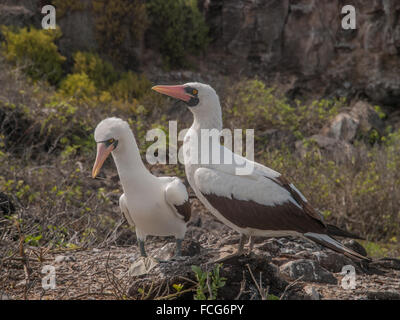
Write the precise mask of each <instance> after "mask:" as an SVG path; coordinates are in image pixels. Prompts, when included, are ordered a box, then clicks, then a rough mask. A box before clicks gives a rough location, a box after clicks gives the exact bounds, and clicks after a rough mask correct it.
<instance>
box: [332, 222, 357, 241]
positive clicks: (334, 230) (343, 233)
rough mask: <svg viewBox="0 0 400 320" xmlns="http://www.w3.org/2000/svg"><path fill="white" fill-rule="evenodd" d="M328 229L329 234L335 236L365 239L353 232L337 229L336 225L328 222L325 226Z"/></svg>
mask: <svg viewBox="0 0 400 320" xmlns="http://www.w3.org/2000/svg"><path fill="white" fill-rule="evenodd" d="M326 228H327V229H328V234H329V235H330V236H337V237H344V238H351V239H360V240H365V239H364V238H362V237H360V236H359V235H356V234H354V233H350V232H348V231H346V230H342V229H339V228H338V227H336V226H334V225H332V224H328V225H327V226H326Z"/></svg>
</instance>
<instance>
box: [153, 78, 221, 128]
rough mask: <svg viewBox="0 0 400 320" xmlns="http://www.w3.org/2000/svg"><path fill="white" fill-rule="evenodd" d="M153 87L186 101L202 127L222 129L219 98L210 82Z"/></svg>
mask: <svg viewBox="0 0 400 320" xmlns="http://www.w3.org/2000/svg"><path fill="white" fill-rule="evenodd" d="M152 89H153V90H155V91H157V92H160V93H162V94H165V95H167V96H170V97H173V98H176V99H179V100H182V101H184V102H185V103H186V105H187V107H188V108H189V110H190V111H191V112H192V113H193V115H194V119H195V122H196V121H197V122H198V123H199V125H200V127H201V128H204V129H214V128H215V129H218V130H221V129H222V115H221V105H220V102H219V98H218V95H217V93H216V92H215V90H214V89H213V88H212V87H211V86H209V85H208V84H203V83H199V82H189V83H185V84H183V85H177V86H155V87H153V88H152Z"/></svg>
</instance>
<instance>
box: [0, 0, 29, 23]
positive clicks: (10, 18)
mask: <svg viewBox="0 0 400 320" xmlns="http://www.w3.org/2000/svg"><path fill="white" fill-rule="evenodd" d="M33 18H34V13H33V12H32V11H31V10H29V9H27V8H26V7H24V6H21V5H3V4H0V21H1V24H4V25H12V26H17V27H25V26H28V25H30V24H32V23H33Z"/></svg>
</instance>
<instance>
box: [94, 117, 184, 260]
mask: <svg viewBox="0 0 400 320" xmlns="http://www.w3.org/2000/svg"><path fill="white" fill-rule="evenodd" d="M94 138H95V140H96V143H97V156H96V161H95V164H94V166H93V171H92V177H93V178H95V177H96V176H97V174H98V172H99V171H100V168H101V167H102V165H103V163H104V161H105V160H106V158H107V157H108V156H109V154H110V153H111V154H112V156H113V158H114V162H115V165H116V167H117V170H118V175H119V178H120V180H121V184H122V188H123V191H124V193H123V194H122V195H121V197H120V198H119V206H120V208H121V211H122V213H123V214H124V216H125V218H126V220H128V223H129V224H130V225H132V226H135V230H136V236H137V239H138V244H139V248H140V253H141V255H142V256H144V257H146V251H145V248H144V242H145V240H146V236H147V235H152V236H174V237H175V238H176V252H175V255H176V256H179V255H181V243H182V240H183V238H184V236H185V233H186V225H187V222H188V221H189V219H190V215H191V208H190V203H189V196H188V192H187V189H186V187H185V185H184V184H183V182H182V181H181V180H180V179H179V178H177V177H156V176H153V175H152V174H151V173H150V172H149V171H148V170H147V168H146V167H145V165H144V164H143V161H142V159H141V157H140V153H139V149H138V146H137V144H136V140H135V137H134V135H133V133H132V131H131V129H130V128H129V124H128V123H127V122H126V121H123V120H121V119H119V118H107V119H105V120H103V121H101V122H100V123H99V124H98V125H97V127H96V130H95V133H94Z"/></svg>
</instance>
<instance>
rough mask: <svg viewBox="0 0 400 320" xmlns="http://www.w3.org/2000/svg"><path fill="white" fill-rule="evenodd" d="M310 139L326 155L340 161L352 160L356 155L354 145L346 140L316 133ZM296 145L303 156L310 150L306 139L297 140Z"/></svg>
mask: <svg viewBox="0 0 400 320" xmlns="http://www.w3.org/2000/svg"><path fill="white" fill-rule="evenodd" d="M308 139H309V140H311V141H312V142H313V143H315V144H316V145H317V146H318V148H319V149H320V150H321V152H322V153H323V154H324V155H326V156H327V157H329V158H333V159H335V160H336V161H338V162H346V161H348V160H351V158H352V156H353V155H354V147H353V146H352V145H351V144H350V143H348V142H346V141H341V140H337V139H334V138H330V137H328V136H326V135H323V134H316V135H313V136H311V137H309V138H308ZM295 145H296V151H297V152H298V153H299V154H300V156H302V157H304V156H305V155H306V153H307V152H308V151H309V150H310V146H309V145H306V144H305V143H304V141H297V142H296V144H295Z"/></svg>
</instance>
